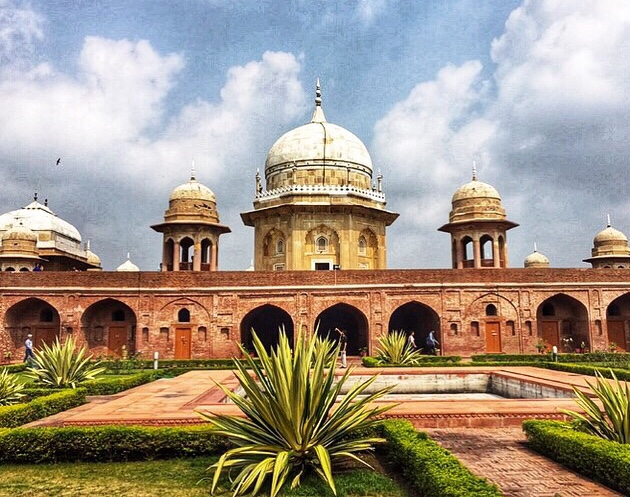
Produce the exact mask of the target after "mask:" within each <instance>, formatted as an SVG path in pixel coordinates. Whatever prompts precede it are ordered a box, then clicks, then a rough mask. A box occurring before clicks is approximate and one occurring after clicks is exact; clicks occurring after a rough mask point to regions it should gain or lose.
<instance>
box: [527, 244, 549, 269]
mask: <svg viewBox="0 0 630 497" xmlns="http://www.w3.org/2000/svg"><path fill="white" fill-rule="evenodd" d="M523 265H524V267H526V268H533V269H538V268H548V267H549V259H548V258H547V257H546V256H545V255H543V254H541V253H540V252H538V248H537V247H536V244H534V251H533V252H532V253H531V254H529V255H528V256H527V257H525V261H524V263H523Z"/></svg>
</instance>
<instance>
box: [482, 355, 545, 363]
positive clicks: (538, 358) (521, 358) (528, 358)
mask: <svg viewBox="0 0 630 497" xmlns="http://www.w3.org/2000/svg"><path fill="white" fill-rule="evenodd" d="M471 359H472V362H476V363H479V362H492V363H495V362H505V363H508V362H549V361H551V354H477V355H473V356H472V357H471ZM477 365H478V364H477Z"/></svg>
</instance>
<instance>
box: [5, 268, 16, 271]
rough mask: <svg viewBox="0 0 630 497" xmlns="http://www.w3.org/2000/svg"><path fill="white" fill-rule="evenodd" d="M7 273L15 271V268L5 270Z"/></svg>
mask: <svg viewBox="0 0 630 497" xmlns="http://www.w3.org/2000/svg"><path fill="white" fill-rule="evenodd" d="M5 271H9V272H11V271H15V268H14V267H8V268H6V269H5Z"/></svg>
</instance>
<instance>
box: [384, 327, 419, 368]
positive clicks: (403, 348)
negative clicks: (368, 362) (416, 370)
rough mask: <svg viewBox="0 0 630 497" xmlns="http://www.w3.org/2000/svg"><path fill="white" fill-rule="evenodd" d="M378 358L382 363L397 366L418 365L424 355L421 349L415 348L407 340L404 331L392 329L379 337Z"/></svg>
mask: <svg viewBox="0 0 630 497" xmlns="http://www.w3.org/2000/svg"><path fill="white" fill-rule="evenodd" d="M378 343H379V346H378V348H377V349H376V359H377V360H378V361H379V363H380V364H393V365H396V366H416V365H417V364H418V362H419V361H420V360H421V358H422V355H421V353H420V350H419V349H414V348H413V347H412V346H411V345H410V344H409V342H408V341H407V335H406V333H405V332H404V331H395V330H394V331H392V332H391V333H388V334H387V335H384V336H382V337H381V338H379V339H378Z"/></svg>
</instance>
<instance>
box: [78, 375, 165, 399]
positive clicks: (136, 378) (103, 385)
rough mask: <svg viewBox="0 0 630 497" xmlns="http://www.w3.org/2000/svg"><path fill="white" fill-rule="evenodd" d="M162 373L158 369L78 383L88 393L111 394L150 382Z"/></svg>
mask: <svg viewBox="0 0 630 497" xmlns="http://www.w3.org/2000/svg"><path fill="white" fill-rule="evenodd" d="M162 374H163V373H161V372H158V371H146V372H143V373H137V374H134V375H129V376H127V377H125V378H111V379H110V378H107V377H101V378H98V379H96V380H89V381H84V382H82V383H80V384H79V386H80V387H81V388H85V389H86V391H87V394H88V395H113V394H115V393H118V392H122V391H124V390H128V389H130V388H133V387H137V386H139V385H144V384H145V383H150V382H152V381H155V380H156V379H158V378H160V377H161V376H162Z"/></svg>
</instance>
